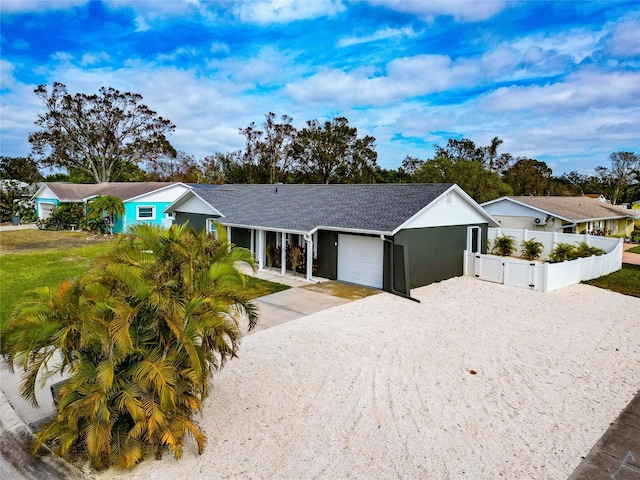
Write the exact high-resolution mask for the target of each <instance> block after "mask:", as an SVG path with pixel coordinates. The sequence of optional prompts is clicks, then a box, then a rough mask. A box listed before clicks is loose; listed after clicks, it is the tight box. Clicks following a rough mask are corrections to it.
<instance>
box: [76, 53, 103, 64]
mask: <svg viewBox="0 0 640 480" xmlns="http://www.w3.org/2000/svg"><path fill="white" fill-rule="evenodd" d="M109 58H110V57H109V54H108V53H107V52H98V53H85V54H84V55H82V60H80V65H82V66H86V67H88V66H91V65H95V64H96V63H100V62H102V61H106V60H109Z"/></svg>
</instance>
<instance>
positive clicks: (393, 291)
mask: <svg viewBox="0 0 640 480" xmlns="http://www.w3.org/2000/svg"><path fill="white" fill-rule="evenodd" d="M380 240H382V241H383V242H389V245H390V246H391V255H390V256H389V257H390V258H389V264H390V270H391V272H390V275H389V283H390V285H391V293H393V294H394V295H397V296H399V297H402V298H406V299H408V300H412V301H414V302H417V303H421V302H420V300H418V299H417V298H415V297H412V296H411V295H407V294H406V293H404V292H399V291H398V290H396V289H395V288H393V276H394V275H393V273H394V271H393V247H394V243H393V240H389V239H388V238H387V237H385V236H384V235H380Z"/></svg>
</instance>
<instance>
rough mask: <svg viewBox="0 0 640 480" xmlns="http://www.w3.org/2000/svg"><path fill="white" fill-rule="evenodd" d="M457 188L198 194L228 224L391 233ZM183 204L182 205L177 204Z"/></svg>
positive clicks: (235, 189) (267, 188) (236, 189)
mask: <svg viewBox="0 0 640 480" xmlns="http://www.w3.org/2000/svg"><path fill="white" fill-rule="evenodd" d="M452 186H453V184H366V185H360V184H358V185H355V184H345V185H335V184H333V185H224V186H221V187H219V188H215V189H209V188H195V192H196V193H197V194H198V195H199V196H200V197H201V198H202V199H203V200H205V201H206V202H207V203H209V204H210V205H211V206H212V207H214V208H216V209H217V210H219V211H220V212H221V213H222V214H223V215H224V218H223V220H224V223H225V224H227V225H248V226H253V227H269V228H277V229H281V230H288V231H298V232H310V231H312V230H314V229H315V228H317V227H319V226H322V227H327V228H332V229H352V230H366V231H372V232H392V231H394V230H395V229H396V228H398V227H399V226H400V225H402V224H403V223H404V222H405V221H406V220H407V219H409V218H411V217H412V216H413V215H415V214H416V213H418V212H419V211H421V210H422V209H423V208H424V207H425V206H426V205H429V204H430V203H431V202H433V201H434V200H435V199H436V198H438V197H440V196H441V195H442V194H443V193H444V192H446V191H447V190H448V189H450V188H451V187H452ZM178 203H179V202H178Z"/></svg>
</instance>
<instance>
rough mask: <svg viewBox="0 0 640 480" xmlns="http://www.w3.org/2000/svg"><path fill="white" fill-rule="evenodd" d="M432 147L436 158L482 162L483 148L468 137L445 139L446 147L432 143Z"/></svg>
mask: <svg viewBox="0 0 640 480" xmlns="http://www.w3.org/2000/svg"><path fill="white" fill-rule="evenodd" d="M434 147H435V149H436V154H435V157H436V158H450V159H452V160H462V161H466V162H480V163H483V162H484V157H485V149H484V148H482V147H477V146H476V144H475V143H473V142H472V141H471V140H469V139H468V138H462V139H460V140H456V139H454V138H450V139H449V140H447V146H446V147H440V146H439V145H434ZM496 148H497V147H496Z"/></svg>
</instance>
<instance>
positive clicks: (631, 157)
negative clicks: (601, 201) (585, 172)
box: [596, 152, 640, 205]
mask: <svg viewBox="0 0 640 480" xmlns="http://www.w3.org/2000/svg"><path fill="white" fill-rule="evenodd" d="M609 161H610V162H611V165H610V166H609V168H607V167H602V166H599V167H596V177H597V178H598V180H599V182H600V184H601V187H602V190H603V191H602V192H600V193H605V194H606V195H607V196H609V198H610V200H611V203H612V204H613V205H617V204H618V203H619V202H621V201H624V200H625V196H626V194H627V192H628V191H629V190H631V189H633V181H634V180H633V179H634V171H635V170H638V169H640V156H639V155H636V154H635V153H634V152H614V153H612V154H611V155H609Z"/></svg>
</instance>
